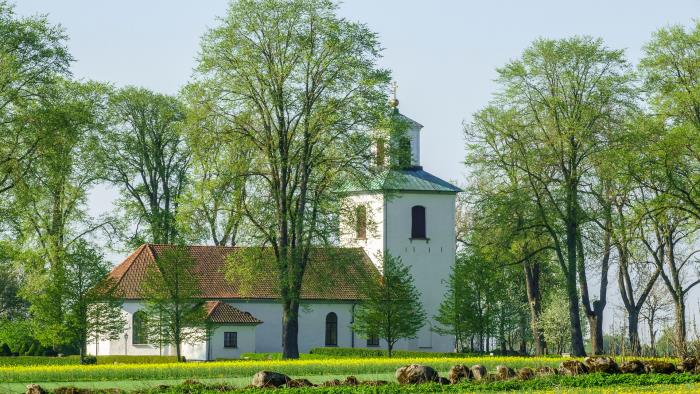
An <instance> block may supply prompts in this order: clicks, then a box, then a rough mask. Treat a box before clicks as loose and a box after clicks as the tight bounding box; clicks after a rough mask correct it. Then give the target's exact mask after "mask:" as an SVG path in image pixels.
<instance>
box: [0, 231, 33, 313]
mask: <svg viewBox="0 0 700 394" xmlns="http://www.w3.org/2000/svg"><path fill="white" fill-rule="evenodd" d="M17 253H18V251H17V250H15V247H14V246H13V245H12V244H11V243H10V242H6V241H0V272H2V273H3V275H2V276H0V322H2V321H5V320H16V319H25V318H27V317H28V312H29V311H28V309H29V305H28V304H27V301H26V300H24V299H23V298H22V297H21V296H20V289H21V285H22V276H23V275H22V273H21V271H20V270H19V269H17V267H16V264H15V263H14V261H13V259H14V258H15V257H16V255H17Z"/></svg>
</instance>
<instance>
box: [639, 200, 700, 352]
mask: <svg viewBox="0 0 700 394" xmlns="http://www.w3.org/2000/svg"><path fill="white" fill-rule="evenodd" d="M647 209H648V208H647ZM646 216H647V218H648V220H649V223H650V227H651V228H650V230H649V232H650V233H651V234H650V235H649V236H646V235H645V236H644V238H642V242H643V243H644V246H645V247H646V249H647V251H648V254H649V255H650V256H651V258H652V259H653V260H652V261H653V262H654V264H656V266H657V267H658V269H659V275H660V276H661V279H662V282H663V283H664V284H665V285H666V289H667V290H668V292H669V294H670V296H671V299H672V300H673V306H674V320H675V324H674V332H675V337H674V344H675V351H676V354H677V355H678V357H684V356H685V355H686V351H687V349H686V340H687V324H686V298H687V295H688V293H689V292H690V291H691V290H692V289H693V288H694V287H695V286H697V285H698V284H700V276H698V275H697V267H698V260H697V258H696V257H695V256H696V255H697V254H698V253H699V252H700V250H698V249H697V247H696V242H697V232H698V230H699V228H698V225H697V223H696V222H695V221H694V220H692V219H691V217H690V216H689V215H688V214H687V213H686V212H682V211H681V212H679V211H678V210H675V209H661V210H653V211H647V212H646ZM693 272H695V273H696V274H693Z"/></svg>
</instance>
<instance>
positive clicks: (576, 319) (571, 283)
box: [565, 175, 586, 357]
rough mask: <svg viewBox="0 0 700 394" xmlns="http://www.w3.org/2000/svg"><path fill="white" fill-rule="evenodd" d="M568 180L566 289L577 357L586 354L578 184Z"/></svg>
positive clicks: (573, 343)
mask: <svg viewBox="0 0 700 394" xmlns="http://www.w3.org/2000/svg"><path fill="white" fill-rule="evenodd" d="M571 176H572V178H570V179H569V180H568V183H569V184H568V185H567V189H568V190H567V196H566V221H565V222H566V263H567V264H566V266H567V267H566V268H567V270H566V272H565V274H566V291H567V295H568V297H569V319H570V321H571V353H572V355H573V356H575V357H583V356H585V355H586V349H585V347H584V344H583V331H582V330H581V318H580V314H579V313H580V310H579V301H578V292H577V290H576V271H577V269H576V268H577V264H578V261H577V251H578V245H577V238H578V235H579V229H578V224H579V221H578V197H577V196H578V190H577V188H578V184H577V182H575V181H574V179H575V177H574V176H573V175H571Z"/></svg>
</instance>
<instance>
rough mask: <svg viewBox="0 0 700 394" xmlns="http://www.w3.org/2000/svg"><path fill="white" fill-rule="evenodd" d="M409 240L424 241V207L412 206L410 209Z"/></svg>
mask: <svg viewBox="0 0 700 394" xmlns="http://www.w3.org/2000/svg"><path fill="white" fill-rule="evenodd" d="M411 238H418V239H425V238H427V237H426V233H425V207H424V206H422V205H414V206H413V207H412V208H411Z"/></svg>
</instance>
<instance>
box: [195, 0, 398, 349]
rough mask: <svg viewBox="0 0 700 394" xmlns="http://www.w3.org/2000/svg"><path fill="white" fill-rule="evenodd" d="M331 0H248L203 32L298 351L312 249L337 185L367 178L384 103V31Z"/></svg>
mask: <svg viewBox="0 0 700 394" xmlns="http://www.w3.org/2000/svg"><path fill="white" fill-rule="evenodd" d="M336 9H337V5H335V4H334V3H332V2H331V1H328V0H293V1H282V0H242V1H237V2H234V3H232V4H231V7H230V9H229V11H228V14H227V15H226V17H224V18H223V19H222V21H221V24H220V25H219V26H218V27H216V28H214V29H211V30H210V31H209V32H208V33H207V34H206V35H205V37H204V39H203V41H202V49H201V56H200V59H199V65H198V67H197V81H196V82H197V83H198V84H199V85H200V86H201V87H202V89H205V90H206V91H207V93H206V94H205V95H204V97H210V98H211V107H210V108H211V110H212V111H216V113H217V114H220V115H225V120H226V125H227V127H226V132H227V135H228V137H229V138H230V139H231V140H235V142H236V145H235V146H236V147H237V148H238V149H239V150H240V151H247V152H249V153H250V155H251V159H250V163H251V168H250V169H249V170H248V171H247V177H248V179H247V181H246V184H247V185H250V186H249V187H251V188H252V189H253V190H254V193H248V196H254V197H255V198H252V199H247V200H246V201H245V204H244V207H243V210H244V212H245V213H246V214H245V216H246V220H249V221H250V222H251V223H252V226H253V227H254V230H255V231H254V233H255V234H254V236H255V238H256V239H257V240H259V241H260V243H264V244H266V245H270V246H271V247H272V249H273V250H274V253H275V260H276V271H277V272H276V274H277V276H278V280H277V282H278V283H279V290H280V301H281V304H282V309H283V319H282V320H283V324H282V326H283V329H282V344H283V356H284V357H285V358H298V356H299V350H298V335H299V304H300V290H301V283H302V278H303V276H304V271H305V269H306V266H307V263H308V261H309V252H310V250H311V248H313V247H315V246H318V245H319V244H328V243H330V242H331V241H332V239H333V234H335V233H336V230H337V228H338V223H337V217H338V210H339V207H340V206H341V204H340V203H339V199H340V198H341V196H339V195H338V193H337V191H338V190H339V189H341V188H342V187H343V186H344V185H346V184H347V182H348V181H349V180H350V179H351V178H355V179H364V178H363V177H366V176H367V172H366V170H367V168H368V165H369V163H370V159H369V156H370V146H371V145H372V138H371V130H372V129H373V128H374V127H373V126H375V125H376V124H377V123H378V119H381V118H382V117H383V116H385V115H386V113H387V112H388V108H387V106H386V93H385V91H386V87H387V84H388V81H389V73H388V71H386V70H383V69H380V68H378V66H377V61H378V59H379V55H380V48H379V43H378V41H377V35H376V34H374V33H372V32H370V31H369V30H368V29H367V28H366V26H364V25H362V24H359V23H354V22H350V21H347V20H345V19H341V18H339V17H337V16H336V14H335V12H336Z"/></svg>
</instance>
